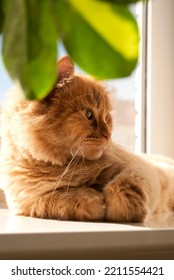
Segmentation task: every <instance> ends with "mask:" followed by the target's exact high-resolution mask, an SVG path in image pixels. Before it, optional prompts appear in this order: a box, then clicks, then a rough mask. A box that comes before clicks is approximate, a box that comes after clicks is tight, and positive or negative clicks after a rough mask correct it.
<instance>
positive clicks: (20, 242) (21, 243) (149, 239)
mask: <svg viewBox="0 0 174 280" xmlns="http://www.w3.org/2000/svg"><path fill="white" fill-rule="evenodd" d="M0 221H1V224H0V259H173V258H174V238H173V236H174V215H173V214H172V215H170V216H168V217H165V216H164V215H156V216H154V217H153V219H152V220H151V221H150V222H149V224H147V225H145V224H116V223H92V222H73V221H56V220H45V219H36V218H31V217H19V216H17V217H15V216H12V215H10V213H9V210H8V209H0Z"/></svg>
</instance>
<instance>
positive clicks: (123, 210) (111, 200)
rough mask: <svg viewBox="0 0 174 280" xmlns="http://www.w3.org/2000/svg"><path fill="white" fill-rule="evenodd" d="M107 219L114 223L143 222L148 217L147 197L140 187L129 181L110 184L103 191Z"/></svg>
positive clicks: (121, 180) (123, 180) (116, 181)
mask: <svg viewBox="0 0 174 280" xmlns="http://www.w3.org/2000/svg"><path fill="white" fill-rule="evenodd" d="M103 194H104V198H105V203H106V214H105V219H106V220H108V221H114V222H143V221H144V219H145V217H146V215H147V207H146V196H145V194H144V192H143V191H142V188H140V187H139V186H138V185H136V184H135V185H133V184H132V183H131V182H129V179H120V178H119V179H118V180H114V181H112V182H110V183H108V184H107V185H106V186H105V188H104V191H103Z"/></svg>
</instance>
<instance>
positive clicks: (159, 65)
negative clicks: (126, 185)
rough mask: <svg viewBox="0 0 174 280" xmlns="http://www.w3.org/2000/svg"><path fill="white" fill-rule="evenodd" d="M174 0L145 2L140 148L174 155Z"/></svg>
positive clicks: (150, 151)
mask: <svg viewBox="0 0 174 280" xmlns="http://www.w3.org/2000/svg"><path fill="white" fill-rule="evenodd" d="M173 26H174V1H173V0H166V1H163V0H155V1H154V0H149V2H148V3H144V5H143V16H142V54H141V60H142V66H141V67H142V69H141V71H142V75H141V86H142V95H141V110H140V111H141V117H140V118H141V141H140V145H141V151H142V152H146V153H152V154H162V155H165V156H169V157H172V158H173V157H174V125H173V121H174V51H173V50H174V31H173Z"/></svg>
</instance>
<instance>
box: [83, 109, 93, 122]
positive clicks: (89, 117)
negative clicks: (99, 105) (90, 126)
mask: <svg viewBox="0 0 174 280" xmlns="http://www.w3.org/2000/svg"><path fill="white" fill-rule="evenodd" d="M85 114H86V118H87V119H88V120H92V119H93V112H92V111H91V110H89V109H87V110H86V113H85Z"/></svg>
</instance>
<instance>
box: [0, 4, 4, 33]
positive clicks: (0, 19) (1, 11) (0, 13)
mask: <svg viewBox="0 0 174 280" xmlns="http://www.w3.org/2000/svg"><path fill="white" fill-rule="evenodd" d="M4 17H5V15H4V1H2V0H1V1H0V33H2V29H3V24H4Z"/></svg>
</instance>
